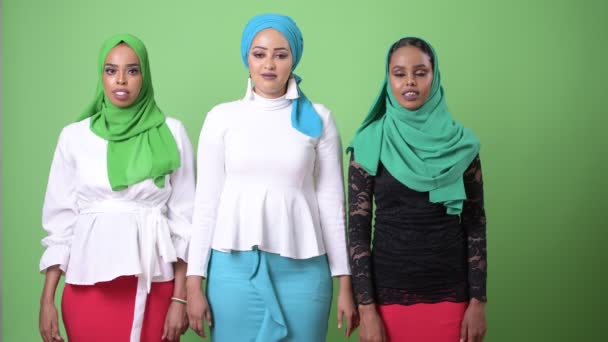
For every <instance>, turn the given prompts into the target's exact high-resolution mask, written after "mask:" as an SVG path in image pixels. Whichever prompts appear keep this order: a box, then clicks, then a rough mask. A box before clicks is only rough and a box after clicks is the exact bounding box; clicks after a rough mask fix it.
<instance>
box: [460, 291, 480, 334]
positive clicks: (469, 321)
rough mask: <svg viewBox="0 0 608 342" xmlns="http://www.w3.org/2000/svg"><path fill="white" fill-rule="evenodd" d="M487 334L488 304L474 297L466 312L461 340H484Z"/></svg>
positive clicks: (461, 330) (461, 329) (461, 328)
mask: <svg viewBox="0 0 608 342" xmlns="http://www.w3.org/2000/svg"><path fill="white" fill-rule="evenodd" d="M485 334H486V304H485V303H484V302H480V301H479V300H477V299H475V298H473V299H471V302H470V303H469V307H468V308H467V310H466V311H465V312H464V318H463V319H462V325H461V327H460V342H482V341H483V337H484V336H485Z"/></svg>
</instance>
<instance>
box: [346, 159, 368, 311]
mask: <svg viewBox="0 0 608 342" xmlns="http://www.w3.org/2000/svg"><path fill="white" fill-rule="evenodd" d="M373 193H374V177H373V176H371V175H369V174H368V173H367V172H365V170H363V168H361V166H360V165H359V164H358V163H357V162H356V161H355V160H354V152H353V153H351V157H350V165H349V168H348V213H349V217H348V218H349V220H348V250H349V256H350V265H351V272H352V278H353V289H354V294H355V300H356V302H357V304H371V303H374V285H373V280H372V270H371V266H372V260H371V236H372V216H373V215H372V210H373V209H372V208H373V206H372V200H373Z"/></svg>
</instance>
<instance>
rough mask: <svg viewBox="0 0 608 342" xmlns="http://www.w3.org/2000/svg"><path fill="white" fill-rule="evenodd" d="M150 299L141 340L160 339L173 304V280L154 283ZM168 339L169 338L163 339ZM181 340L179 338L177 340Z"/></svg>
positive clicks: (147, 301) (147, 302) (147, 304)
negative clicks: (170, 306) (166, 317)
mask: <svg viewBox="0 0 608 342" xmlns="http://www.w3.org/2000/svg"><path fill="white" fill-rule="evenodd" d="M150 294H154V295H148V299H147V300H146V312H145V313H144V325H143V329H142V331H141V341H142V342H143V341H145V342H147V341H160V338H161V337H162V336H163V328H164V326H165V316H166V315H167V311H168V310H169V305H170V304H171V297H172V295H173V282H172V281H168V282H164V283H152V289H151V290H150ZM163 341H168V340H163ZM177 341H178V342H179V339H178V340H177Z"/></svg>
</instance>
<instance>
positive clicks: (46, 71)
mask: <svg viewBox="0 0 608 342" xmlns="http://www.w3.org/2000/svg"><path fill="white" fill-rule="evenodd" d="M151 3H155V2H153V1H144V0H138V1H115V0H107V1H96V2H92V1H76V0H73V1H67V0H66V1H61V0H56V1H43V0H40V1H28V0H4V3H3V12H2V25H3V27H2V34H3V50H2V53H3V79H2V82H3V91H4V93H3V102H2V113H3V114H2V120H3V122H2V126H1V127H2V144H1V145H2V163H1V164H2V177H3V179H2V181H3V185H4V187H3V189H2V191H3V193H2V196H3V204H4V208H3V214H4V216H3V217H2V226H3V239H2V240H3V246H2V260H3V272H4V274H3V275H2V282H3V283H2V303H3V307H2V310H3V311H2V337H3V338H4V341H8V342H13V341H20V342H21V341H38V340H39V337H38V303H39V296H40V291H41V287H42V283H43V277H42V276H41V275H40V274H39V273H38V261H39V258H40V255H41V253H42V251H43V249H42V246H41V245H40V242H39V241H40V239H42V238H43V236H44V231H43V230H42V228H41V224H40V221H41V219H40V216H41V207H42V201H43V195H44V191H45V187H46V182H47V177H48V171H49V166H50V162H51V157H52V154H53V150H54V148H55V143H56V141H57V137H58V134H59V132H60V130H61V128H62V127H63V126H65V125H66V124H68V123H70V122H72V120H74V118H76V117H77V116H78V114H79V113H80V111H81V110H82V109H83V108H84V106H85V105H86V104H87V103H88V102H89V100H91V98H92V96H93V93H94V87H95V84H96V77H97V75H96V61H97V52H98V49H99V47H100V45H101V42H102V41H103V40H104V39H105V38H107V37H108V36H110V35H113V34H115V33H120V32H130V33H133V34H135V35H137V36H139V37H140V38H142V40H143V41H144V42H145V43H146V45H147V47H148V50H149V54H150V61H151V68H152V72H153V78H154V87H155V91H156V99H157V102H158V103H159V105H160V107H161V108H162V109H163V110H164V111H165V112H166V113H168V114H169V115H172V116H174V117H177V118H178V119H180V120H182V121H183V122H184V123H185V125H186V128H187V130H188V133H189V135H190V138H191V140H192V143H193V144H194V145H195V146H196V143H197V139H198V133H199V131H200V128H201V125H202V122H203V119H204V116H205V113H206V112H207V111H208V110H209V109H210V108H211V107H212V106H213V105H215V104H217V103H220V102H224V101H228V100H233V99H237V98H239V97H241V96H243V94H244V90H245V86H246V78H247V71H246V69H245V68H244V67H243V65H242V63H241V57H240V53H239V46H240V35H241V32H242V28H243V26H244V24H245V23H246V21H247V20H248V19H249V18H250V17H251V16H253V15H254V14H257V13H260V12H269V11H272V12H280V13H285V14H289V15H291V16H292V17H293V18H294V19H295V20H296V22H297V23H298V25H299V26H300V28H301V29H302V31H303V33H304V38H305V52H304V57H303V59H302V61H301V63H300V66H299V67H298V69H297V72H298V73H299V74H300V75H301V76H302V77H303V78H304V82H303V83H302V88H303V89H304V91H305V92H306V94H307V95H308V96H309V98H311V99H313V100H314V101H315V102H320V103H323V104H325V105H326V106H327V107H329V108H330V109H332V111H333V113H334V115H335V118H336V120H337V123H338V126H339V129H340V131H341V133H342V139H343V141H344V142H345V143H346V142H348V141H350V139H351V138H352V137H353V134H354V132H355V130H356V128H357V126H358V124H359V123H360V122H361V120H362V119H363V117H364V115H365V114H366V111H367V109H368V108H369V106H370V104H371V101H372V100H373V99H374V98H375V96H376V94H377V91H378V87H379V85H380V82H381V81H382V79H383V77H384V75H383V68H384V56H385V53H386V50H387V48H388V46H389V45H390V44H391V43H392V42H393V41H395V40H396V39H398V38H400V37H402V36H405V35H417V36H421V37H424V38H426V39H427V40H429V41H430V42H431V43H432V44H433V45H434V47H435V48H436V50H437V53H438V56H439V59H440V63H441V68H442V69H441V72H442V76H443V81H444V87H445V89H446V94H447V99H448V103H449V107H450V109H451V111H452V113H453V114H454V117H455V118H456V119H457V120H459V121H461V122H462V123H464V124H465V125H466V126H468V127H471V128H472V129H473V130H474V131H475V132H476V133H477V134H478V135H479V137H480V138H481V141H482V163H483V169H484V170H483V171H484V177H485V191H486V207H487V214H488V257H489V278H488V297H489V303H488V305H487V318H488V329H489V330H488V334H487V338H486V341H491V342H494V341H602V340H605V335H606V334H605V333H604V330H605V329H602V328H603V327H602V326H601V324H604V325H605V323H604V321H605V318H606V317H607V316H606V314H605V307H606V305H607V304H608V303H607V300H606V297H607V296H606V291H607V290H608V284H607V279H608V277H607V275H606V265H605V262H606V256H605V253H604V247H605V245H606V242H607V241H606V240H607V239H606V237H607V234H606V231H605V230H606V228H607V226H608V225H607V224H606V222H607V220H606V219H607V218H608V215H607V212H608V210H607V209H606V208H605V207H606V204H608V201H607V200H606V192H607V190H608V184H607V183H608V181H606V178H605V173H606V171H608V168H607V167H606V156H607V154H606V147H607V143H606V140H605V137H604V136H605V131H606V126H607V124H608V120H607V118H606V115H607V114H608V113H607V111H606V109H605V107H604V106H603V100H604V99H605V97H606V94H605V92H606V90H607V87H606V85H605V83H604V82H605V80H606V79H607V76H608V73H607V70H606V63H605V61H606V58H607V57H608V56H607V51H608V49H607V48H606V43H608V34H607V33H608V20H607V19H606V17H607V14H608V5H607V4H608V2H606V1H599V0H598V1H576V2H575V1H560V0H554V1H549V0H537V1H531V0H530V1H523V0H514V1H489V0H478V1H454V0H445V1H439V0H436V1H432V0H427V1H411V2H409V1H360V2H354V1H351V2H346V1H330V0H325V1H320V0H315V1H312V0H309V1H276V0H272V1H270V0H268V1H200V0H199V1H180V0H176V1H172V2H170V1H164V2H160V1H158V2H156V3H155V4H154V5H151ZM58 291H59V293H61V292H60V291H61V289H59V290H58ZM56 297H57V303H59V300H60V297H61V296H60V295H57V296H56ZM335 325H336V319H335V317H334V313H332V316H331V318H330V333H329V337H328V341H340V340H343V337H341V332H339V331H338V330H337V329H336V328H334V327H335ZM108 328H111V327H108ZM235 329H238V327H235ZM63 336H65V334H64V335H63ZM195 340H196V338H195V335H194V334H192V333H191V332H189V333H188V335H187V337H185V338H183V339H182V341H195ZM351 340H355V338H351Z"/></svg>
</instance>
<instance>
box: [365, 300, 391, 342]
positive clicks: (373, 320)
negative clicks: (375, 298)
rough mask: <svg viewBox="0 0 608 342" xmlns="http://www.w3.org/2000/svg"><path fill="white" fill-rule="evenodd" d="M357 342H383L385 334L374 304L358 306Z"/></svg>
mask: <svg viewBox="0 0 608 342" xmlns="http://www.w3.org/2000/svg"><path fill="white" fill-rule="evenodd" d="M359 317H360V320H361V325H360V326H359V342H385V341H386V333H385V331H384V323H382V318H381V317H380V315H379V314H378V311H376V304H367V305H359Z"/></svg>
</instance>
